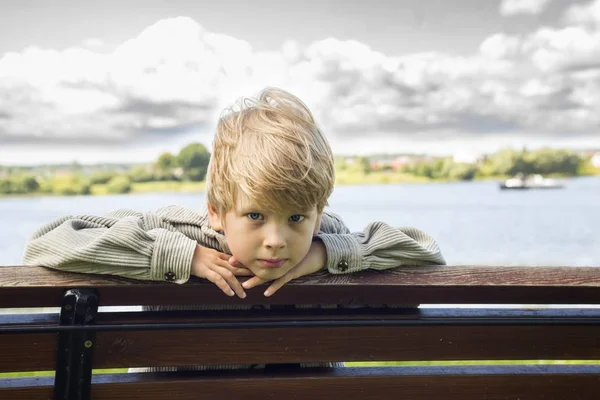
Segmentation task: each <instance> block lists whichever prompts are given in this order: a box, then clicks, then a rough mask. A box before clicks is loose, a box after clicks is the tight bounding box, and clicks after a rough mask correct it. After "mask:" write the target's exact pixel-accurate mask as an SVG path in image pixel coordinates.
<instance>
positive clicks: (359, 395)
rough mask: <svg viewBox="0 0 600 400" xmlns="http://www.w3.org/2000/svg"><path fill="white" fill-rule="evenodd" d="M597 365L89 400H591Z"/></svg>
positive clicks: (190, 386) (2, 384) (180, 380)
mask: <svg viewBox="0 0 600 400" xmlns="http://www.w3.org/2000/svg"><path fill="white" fill-rule="evenodd" d="M598 390H600V366H561V365H544V366H501V367H498V366H485V367H481V366H476V367H472V366H471V367H386V368H336V369H332V370H330V371H324V370H322V369H321V370H319V371H315V370H311V369H306V370H300V371H297V370H296V371H283V372H281V371H280V372H278V373H276V374H275V373H273V372H263V371H243V372H225V373H223V372H221V373H219V374H211V373H203V374H202V375H197V374H196V375H194V374H164V373H163V374H120V375H96V376H94V378H93V386H92V400H114V399H132V398H143V399H146V400H172V399H174V398H176V399H178V400H188V399H189V400H192V399H193V400H195V399H197V398H198V393H202V395H203V397H206V398H216V399H225V398H236V399H248V400H264V399H265V398H289V397H290V396H291V397H293V398H311V399H328V400H329V399H331V398H343V399H346V400H371V399H373V400H380V399H398V398H407V399H411V400H430V399H445V400H459V399H460V400H464V399H482V398H490V399H491V398H495V399H501V398H502V399H504V398H521V399H528V400H534V399H592V398H596V397H595V396H596V395H597V393H598ZM51 395H52V378H37V379H33V378H21V379H6V380H4V381H2V380H0V397H1V398H7V399H8V398H9V399H12V400H37V399H39V400H42V399H44V400H45V399H48V398H51Z"/></svg>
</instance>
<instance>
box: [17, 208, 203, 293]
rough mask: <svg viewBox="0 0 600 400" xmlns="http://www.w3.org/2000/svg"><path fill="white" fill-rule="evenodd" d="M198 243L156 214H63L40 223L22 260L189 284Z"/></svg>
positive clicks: (68, 269) (79, 269)
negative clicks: (97, 215) (96, 215)
mask: <svg viewBox="0 0 600 400" xmlns="http://www.w3.org/2000/svg"><path fill="white" fill-rule="evenodd" d="M197 244H198V243H197V242H196V241H195V240H193V239H191V238H189V237H187V236H185V235H184V234H182V233H181V232H178V231H177V230H176V229H175V228H174V227H173V226H172V225H171V224H170V223H169V222H167V221H165V220H164V219H163V218H162V217H161V216H160V215H158V214H155V213H140V212H136V211H133V210H118V211H115V212H113V213H110V214H107V215H106V216H104V217H95V216H87V215H83V216H74V217H70V216H69V217H62V218H59V219H56V220H54V221H52V222H50V223H48V224H45V225H43V226H41V227H40V228H39V229H38V230H37V231H36V232H35V233H34V234H33V235H32V237H31V238H30V240H29V242H28V243H27V245H26V247H25V252H24V256H23V262H24V264H27V265H40V266H45V267H49V268H54V269H58V270H63V271H70V272H80V273H92V274H109V275H118V276H122V277H126V278H134V279H142V280H168V281H174V282H176V283H184V282H186V281H187V280H188V279H189V276H190V270H191V265H192V258H193V255H194V250H195V249H196V246H197Z"/></svg>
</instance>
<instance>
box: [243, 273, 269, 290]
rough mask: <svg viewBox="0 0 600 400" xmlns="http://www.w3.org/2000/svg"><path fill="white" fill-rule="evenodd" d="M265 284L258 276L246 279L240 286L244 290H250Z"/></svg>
mask: <svg viewBox="0 0 600 400" xmlns="http://www.w3.org/2000/svg"><path fill="white" fill-rule="evenodd" d="M265 282H266V281H264V280H262V279H260V278H259V277H258V276H253V277H252V278H250V279H248V280H247V281H246V282H244V283H242V286H243V287H244V288H245V289H252V288H253V287H255V286H258V285H261V284H263V283H265Z"/></svg>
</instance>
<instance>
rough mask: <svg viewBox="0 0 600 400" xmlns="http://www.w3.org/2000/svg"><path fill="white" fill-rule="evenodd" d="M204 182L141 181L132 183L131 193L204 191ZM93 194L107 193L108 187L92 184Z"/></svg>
mask: <svg viewBox="0 0 600 400" xmlns="http://www.w3.org/2000/svg"><path fill="white" fill-rule="evenodd" d="M204 188H205V183H204V182H177V181H157V182H139V183H133V184H132V185H131V192H130V193H165V192H177V193H198V192H203V191H204ZM90 190H91V192H92V194H93V195H100V196H101V195H107V194H111V193H109V192H108V187H107V185H105V184H97V185H92V187H91V189H90Z"/></svg>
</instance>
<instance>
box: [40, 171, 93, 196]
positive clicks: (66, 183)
mask: <svg viewBox="0 0 600 400" xmlns="http://www.w3.org/2000/svg"><path fill="white" fill-rule="evenodd" d="M47 185H48V188H47V189H46V190H47V191H49V192H51V193H54V194H57V195H62V196H74V195H79V194H90V183H89V181H88V180H87V179H85V177H83V176H81V175H75V174H70V175H64V176H57V177H54V178H52V179H50V180H49V181H48V182H47Z"/></svg>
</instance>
